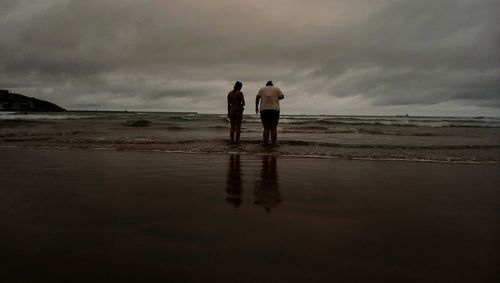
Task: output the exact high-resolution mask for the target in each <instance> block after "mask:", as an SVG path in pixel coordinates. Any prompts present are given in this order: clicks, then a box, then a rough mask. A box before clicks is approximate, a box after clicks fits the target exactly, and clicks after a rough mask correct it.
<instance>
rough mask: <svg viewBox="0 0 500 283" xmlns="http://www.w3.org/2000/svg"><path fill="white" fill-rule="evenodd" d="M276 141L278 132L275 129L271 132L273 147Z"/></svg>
mask: <svg viewBox="0 0 500 283" xmlns="http://www.w3.org/2000/svg"><path fill="white" fill-rule="evenodd" d="M277 139H278V130H277V129H276V128H274V129H272V130H271V140H272V142H273V145H276V140H277Z"/></svg>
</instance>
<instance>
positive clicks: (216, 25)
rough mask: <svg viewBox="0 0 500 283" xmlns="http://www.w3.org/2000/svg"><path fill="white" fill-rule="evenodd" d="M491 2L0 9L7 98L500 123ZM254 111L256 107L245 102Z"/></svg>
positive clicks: (71, 2) (7, 1)
mask: <svg viewBox="0 0 500 283" xmlns="http://www.w3.org/2000/svg"><path fill="white" fill-rule="evenodd" d="M499 14H500V4H499V3H498V1H496V0H481V1H475V0H440V1H431V0H420V1H413V0H398V1H395V0H375V1H360V0H351V1H347V0H338V1H323V0H318V1H299V0H288V1H284V0H281V1H279V0H275V1H263V0H256V1H241V0H236V1H235V0H231V1H230V0H212V1H195V0H178V1H177V0H173V1H172V0H169V1H157V0H145V1H132V0H115V1H113V0H107V1H102V0H87V1H78V0H45V1H34V0H33V1H30V0H22V1H19V0H17V1H11V0H3V1H2V2H1V3H0V35H1V37H2V40H1V41H0V58H1V59H0V88H9V89H13V90H17V91H21V92H24V93H25V94H28V95H32V96H36V97H41V98H45V99H49V100H51V101H53V102H56V103H59V104H61V105H63V106H65V107H67V108H94V107H99V108H100V109H116V110H119V109H124V108H128V109H141V110H174V111H175V110H177V111H180V110H192V111H200V112H223V111H224V109H225V107H224V103H225V94H226V93H227V92H228V91H229V89H230V88H231V86H232V84H233V83H234V81H235V80H241V81H243V82H244V89H243V90H244V92H245V94H246V95H247V96H249V97H253V95H254V93H256V91H257V90H258V88H259V87H260V86H262V85H263V83H264V82H265V81H267V80H269V79H272V80H274V81H275V82H277V83H278V86H280V87H281V88H282V89H283V90H284V92H285V94H286V95H287V100H286V104H285V105H284V106H285V107H283V108H284V111H288V112H289V113H329V114H351V113H352V114H401V113H403V112H404V113H410V114H424V115H440V114H441V115H449V114H452V115H459V114H462V115H480V114H482V115H500V79H499V78H500V51H499V50H500V20H499V19H500V18H499V17H498V15H499ZM247 100H248V101H251V100H252V99H248V98H247Z"/></svg>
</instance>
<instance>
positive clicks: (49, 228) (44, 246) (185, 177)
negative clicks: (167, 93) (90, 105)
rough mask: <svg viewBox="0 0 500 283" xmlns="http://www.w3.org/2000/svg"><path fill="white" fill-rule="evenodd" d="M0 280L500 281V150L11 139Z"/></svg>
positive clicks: (0, 218) (4, 175) (1, 174)
mask: <svg viewBox="0 0 500 283" xmlns="http://www.w3.org/2000/svg"><path fill="white" fill-rule="evenodd" d="M0 157H1V160H2V162H1V163H0V180H1V181H0V182H1V184H2V185H1V186H0V231H1V233H0V250H1V253H0V260H1V262H2V264H0V274H2V275H1V278H2V281H3V282H195V281H198V282H200V281H202V282H240V281H242V282H314V281H320V282H388V281H390V282H500V268H499V266H500V253H499V252H500V240H499V239H500V174H499V172H500V171H499V169H500V165H498V164H477V165H471V164H469V165H463V164H433V163H415V162H383V161H349V160H323V159H307V158H283V157H272V156H248V155H241V156H240V155H224V154H221V155H217V154H173V153H168V154H167V153H155V152H120V151H97V150H54V149H6V148H3V149H0Z"/></svg>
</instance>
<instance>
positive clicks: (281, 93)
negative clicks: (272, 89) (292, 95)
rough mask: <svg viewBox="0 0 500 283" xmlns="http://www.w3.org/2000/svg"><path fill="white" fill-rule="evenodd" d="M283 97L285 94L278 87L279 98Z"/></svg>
mask: <svg viewBox="0 0 500 283" xmlns="http://www.w3.org/2000/svg"><path fill="white" fill-rule="evenodd" d="M283 98H285V95H284V94H283V92H281V89H280V93H279V99H280V100H281V99H283Z"/></svg>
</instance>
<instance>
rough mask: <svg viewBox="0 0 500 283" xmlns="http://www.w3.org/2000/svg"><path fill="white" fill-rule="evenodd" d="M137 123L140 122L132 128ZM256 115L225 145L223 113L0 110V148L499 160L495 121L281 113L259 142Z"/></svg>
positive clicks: (246, 118) (498, 131)
mask: <svg viewBox="0 0 500 283" xmlns="http://www.w3.org/2000/svg"><path fill="white" fill-rule="evenodd" d="M136 121H147V122H143V123H145V125H141V126H143V127H133V125H134V122H136ZM261 136H262V125H261V123H260V119H259V116H258V115H256V114H245V116H244V119H243V124H242V136H241V144H239V145H231V144H230V143H229V142H228V140H229V120H228V118H227V117H226V115H223V114H196V113H162V112H97V111H96V112H63V113H36V114H35V113H33V114H23V113H16V112H0V146H1V147H27V148H39V147H42V148H69V149H103V150H130V151H159V152H179V153H240V154H249V155H252V154H256V155H262V154H272V155H279V156H291V157H294V156H296V157H312V158H335V159H362V160H365V159H366V160H400V161H421V162H446V163H499V162H500V118H498V117H408V116H335V115H282V116H281V118H280V123H279V128H278V142H279V145H278V146H275V147H270V146H264V145H263V144H262V142H261Z"/></svg>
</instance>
